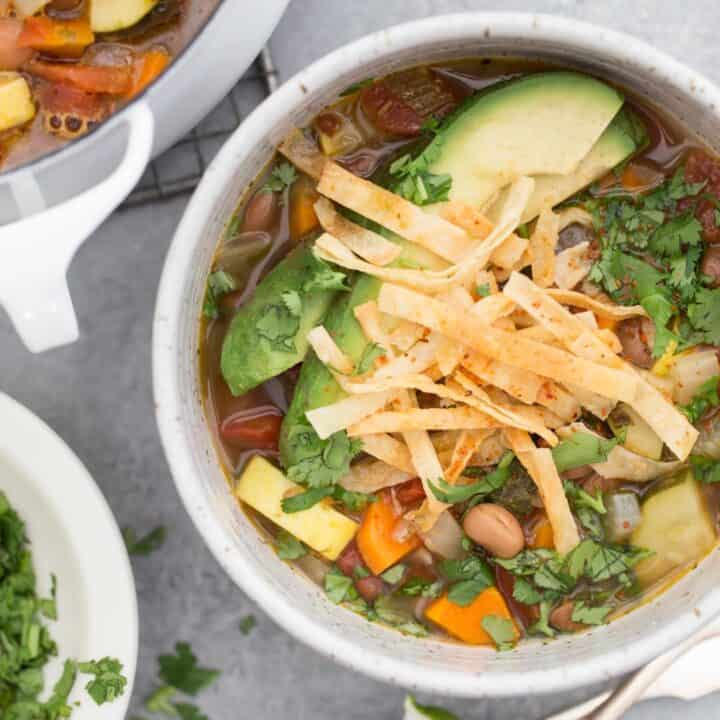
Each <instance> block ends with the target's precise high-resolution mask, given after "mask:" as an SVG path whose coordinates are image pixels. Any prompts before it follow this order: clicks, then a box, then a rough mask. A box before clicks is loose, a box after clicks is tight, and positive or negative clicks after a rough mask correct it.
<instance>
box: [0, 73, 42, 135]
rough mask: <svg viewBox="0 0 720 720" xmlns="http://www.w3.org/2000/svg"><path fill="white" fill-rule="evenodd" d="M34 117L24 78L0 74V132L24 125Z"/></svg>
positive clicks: (33, 109)
mask: <svg viewBox="0 0 720 720" xmlns="http://www.w3.org/2000/svg"><path fill="white" fill-rule="evenodd" d="M34 117H35V103H34V102H33V99H32V94H31V93H30V87H29V86H28V84H27V81H26V80H25V78H24V77H23V76H22V75H20V74H19V73H15V72H0V131H1V130H9V129H10V128H14V127H17V126H18V125H24V124H25V123H26V122H28V121H30V120H32V119H33V118H34Z"/></svg>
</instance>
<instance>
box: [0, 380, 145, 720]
mask: <svg viewBox="0 0 720 720" xmlns="http://www.w3.org/2000/svg"><path fill="white" fill-rule="evenodd" d="M0 417H2V419H3V420H5V421H7V422H6V423H3V428H4V430H5V432H4V434H3V438H2V439H0V454H2V457H3V460H7V461H9V462H10V463H11V464H12V465H13V466H14V467H15V468H17V470H18V472H19V473H21V474H22V475H24V476H26V477H27V476H29V477H33V478H44V480H43V481H42V482H41V483H38V487H41V488H42V490H41V492H42V495H43V502H47V506H48V507H50V508H52V510H53V511H55V512H57V513H60V514H62V517H63V520H64V521H63V527H64V528H65V531H66V534H67V536H68V539H69V542H70V543H71V544H72V547H73V549H74V551H75V554H76V557H77V559H78V563H77V565H78V567H80V568H81V571H82V572H83V573H84V574H85V573H87V572H91V573H92V577H84V580H85V581H86V585H87V587H88V588H91V589H92V590H91V592H90V593H89V595H88V602H89V606H90V608H91V612H90V621H91V622H95V623H97V622H99V623H101V628H102V635H103V636H105V635H107V636H108V637H110V639H111V640H112V641H113V642H116V643H117V644H116V645H113V647H107V648H106V647H103V648H102V649H100V648H98V650H99V653H98V655H97V657H102V656H103V655H110V656H111V657H119V659H120V660H121V662H122V663H123V675H124V676H125V677H126V678H127V685H126V686H125V690H124V692H123V694H122V695H121V696H119V697H118V698H116V700H115V702H113V703H111V704H109V705H107V706H106V708H107V709H103V717H104V718H105V720H123V718H125V716H126V714H127V710H128V707H129V706H130V701H131V698H132V693H133V687H134V684H135V676H136V671H137V662H138V651H139V616H138V602H137V592H136V588H135V578H134V575H133V571H132V566H131V563H130V557H129V555H128V551H127V548H126V547H125V542H124V541H123V538H122V535H121V533H120V529H119V527H118V524H117V520H116V519H115V516H114V515H113V512H112V510H111V509H110V505H109V504H108V502H107V500H106V499H105V496H104V495H103V493H102V491H101V490H100V488H99V487H98V485H97V483H96V482H95V480H94V479H93V477H92V475H91V474H90V472H89V471H88V469H87V468H86V467H85V465H84V464H83V462H82V461H81V460H80V459H79V458H78V456H77V455H76V454H75V453H74V452H73V450H72V449H71V448H70V447H69V445H67V443H66V442H65V441H64V440H63V439H62V438H61V437H60V436H59V435H58V434H57V433H56V432H55V431H54V430H53V429H52V428H51V427H50V426H49V425H47V424H46V423H45V422H44V421H43V420H42V419H41V418H40V417H38V416H37V415H35V413H33V412H32V411H31V410H29V409H28V408H27V407H25V406H24V405H22V404H21V403H19V402H18V401H17V400H15V399H14V398H12V397H10V395H7V394H5V393H4V392H1V391H0ZM59 479H61V480H62V482H56V480H59ZM23 519H25V518H23ZM88 534H90V536H91V541H89V535H88ZM30 540H31V542H32V540H33V536H31V537H30ZM58 583H59V587H60V588H61V591H62V587H63V577H62V575H60V576H58ZM108 613H110V614H109V615H108ZM120 621H121V622H120ZM63 622H67V621H63V615H62V612H61V614H60V617H59V618H58V620H57V624H59V625H62V624H63ZM118 622H120V624H118ZM89 627H90V629H92V625H90V626H89ZM51 632H52V628H51ZM91 637H93V638H95V637H96V636H95V635H92V636H91ZM108 637H104V639H105V640H107V639H108ZM93 642H94V640H93ZM101 644H102V643H101ZM100 653H102V654H100ZM65 658H66V655H65V653H64V652H63V647H62V646H61V647H60V654H59V656H58V658H57V660H58V661H59V660H64V659H65ZM76 659H78V660H86V659H88V658H76ZM82 686H83V684H82V683H81V681H80V679H79V678H78V680H77V682H76V683H75V686H74V687H73V696H72V700H73V701H75V699H81V705H80V706H79V707H78V708H77V715H78V717H83V718H89V717H93V716H95V715H96V714H97V709H96V705H95V703H93V702H92V701H91V700H90V698H89V697H88V696H87V695H83V696H82V697H77V698H76V697H75V696H76V695H77V694H78V693H80V691H81V688H82ZM93 708H95V709H93Z"/></svg>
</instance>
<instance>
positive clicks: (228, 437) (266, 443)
mask: <svg viewBox="0 0 720 720" xmlns="http://www.w3.org/2000/svg"><path fill="white" fill-rule="evenodd" d="M258 412H260V413H262V414H258ZM282 420H283V418H282V415H280V414H279V413H278V412H277V410H276V409H275V408H266V409H260V410H259V411H258V410H257V409H255V410H252V411H251V413H248V412H247V411H244V412H240V413H237V414H235V415H230V417H227V418H225V420H223V421H222V423H221V424H220V437H221V438H222V439H223V440H225V442H228V443H230V444H231V445H242V446H244V447H252V448H255V449H258V450H277V449H278V439H279V437H280V425H281V424H282Z"/></svg>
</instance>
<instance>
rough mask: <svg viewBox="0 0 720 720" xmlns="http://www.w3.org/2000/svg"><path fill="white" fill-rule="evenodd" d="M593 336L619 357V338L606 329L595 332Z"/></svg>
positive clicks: (620, 349) (620, 344) (620, 350)
mask: <svg viewBox="0 0 720 720" xmlns="http://www.w3.org/2000/svg"><path fill="white" fill-rule="evenodd" d="M595 334H596V335H597V336H598V337H599V338H600V339H601V340H602V341H603V342H604V343H605V344H606V345H607V346H608V347H609V348H610V349H611V350H612V351H613V352H614V353H615V354H616V355H619V354H620V353H621V352H622V343H621V342H620V338H619V337H618V336H617V335H616V334H615V333H614V332H613V331H612V330H609V329H608V328H600V329H599V330H596V331H595Z"/></svg>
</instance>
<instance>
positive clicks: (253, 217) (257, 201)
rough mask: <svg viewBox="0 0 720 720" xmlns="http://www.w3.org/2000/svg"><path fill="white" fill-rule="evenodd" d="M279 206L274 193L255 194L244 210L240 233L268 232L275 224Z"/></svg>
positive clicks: (262, 192) (261, 192)
mask: <svg viewBox="0 0 720 720" xmlns="http://www.w3.org/2000/svg"><path fill="white" fill-rule="evenodd" d="M278 208H279V204H278V197H277V194H276V193H274V192H266V191H260V192H256V193H255V195H253V197H252V198H251V200H250V202H249V203H248V204H247V207H246V208H245V215H244V216H243V221H242V226H241V227H240V232H258V231H268V230H269V229H270V228H271V227H272V226H273V224H274V223H275V218H276V217H277V212H278Z"/></svg>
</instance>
